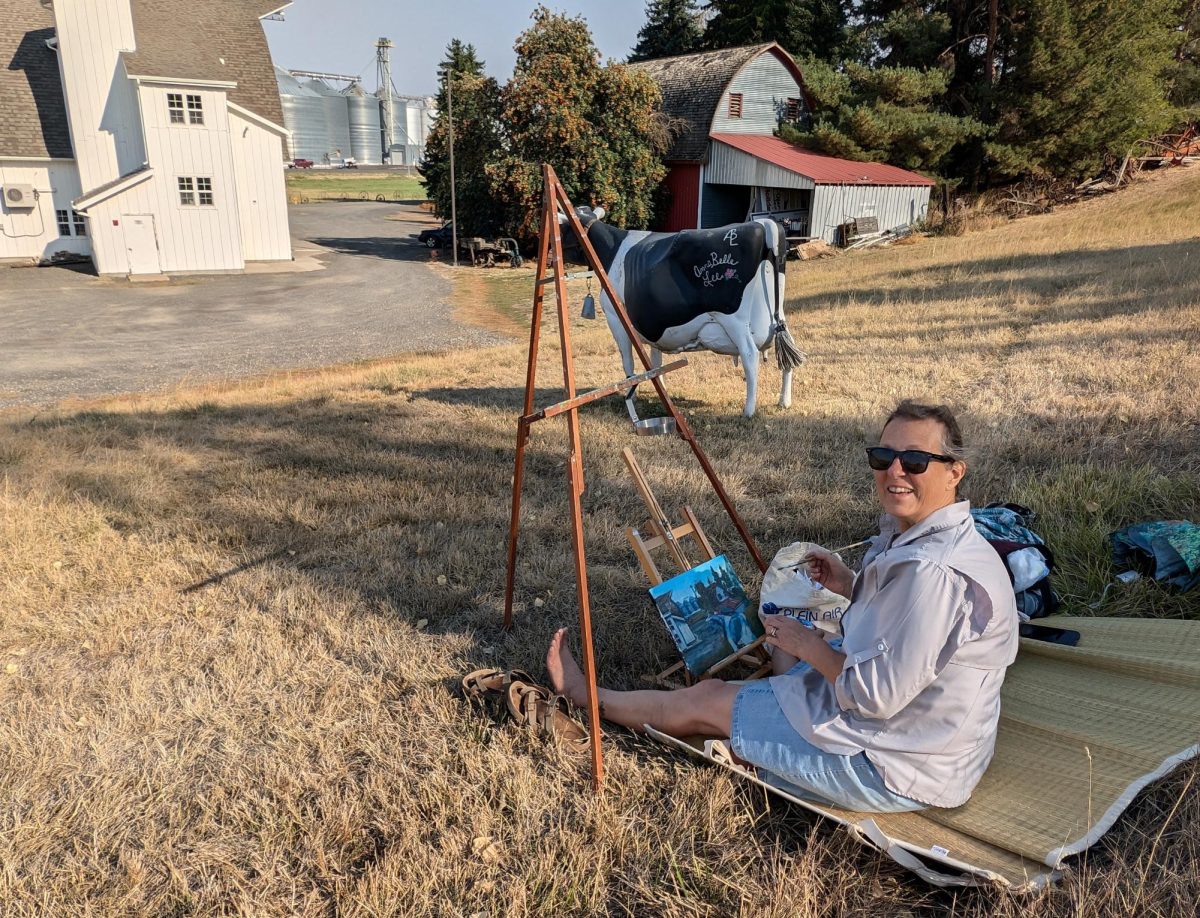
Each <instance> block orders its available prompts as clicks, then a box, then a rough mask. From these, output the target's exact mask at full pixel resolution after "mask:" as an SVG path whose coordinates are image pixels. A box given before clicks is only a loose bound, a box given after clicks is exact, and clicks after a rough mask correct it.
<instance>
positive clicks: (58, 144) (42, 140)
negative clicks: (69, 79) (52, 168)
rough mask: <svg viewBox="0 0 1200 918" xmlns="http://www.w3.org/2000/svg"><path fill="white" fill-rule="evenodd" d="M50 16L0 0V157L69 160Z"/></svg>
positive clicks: (36, 6) (26, 4) (31, 5)
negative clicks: (47, 43)
mask: <svg viewBox="0 0 1200 918" xmlns="http://www.w3.org/2000/svg"><path fill="white" fill-rule="evenodd" d="M53 37H54V14H53V13H52V12H51V11H50V9H49V8H48V7H45V6H42V4H40V3H38V2H37V0H0V111H3V115H0V156H14V157H29V158H33V159H42V158H45V157H54V158H56V159H70V158H71V157H72V156H73V155H74V154H73V153H72V151H71V133H70V131H69V129H68V128H67V109H66V105H65V104H64V103H63V91H62V81H61V79H60V78H59V75H58V59H57V58H56V57H55V54H54V52H53V51H51V50H50V49H49V48H48V47H46V42H47V41H49V40H50V39H51V38H53Z"/></svg>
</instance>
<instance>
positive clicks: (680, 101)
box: [629, 42, 804, 162]
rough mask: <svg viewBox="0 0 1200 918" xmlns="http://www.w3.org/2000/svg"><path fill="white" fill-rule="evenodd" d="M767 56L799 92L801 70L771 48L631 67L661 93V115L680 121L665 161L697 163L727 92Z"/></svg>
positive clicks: (771, 44)
mask: <svg viewBox="0 0 1200 918" xmlns="http://www.w3.org/2000/svg"><path fill="white" fill-rule="evenodd" d="M766 53H771V54H774V55H775V56H776V57H778V58H779V59H780V60H781V61H783V63H784V65H785V66H787V68H788V69H789V70H791V71H792V73H793V75H794V76H795V77H796V82H797V83H799V84H800V85H801V86H802V87H803V85H804V84H803V80H802V77H801V75H800V69H799V68H798V67H797V66H796V62H795V61H793V60H792V57H791V55H790V54H788V53H787V52H786V51H785V50H784V49H783V48H781V47H780V46H779V45H778V44H777V43H775V42H767V43H765V44H761V45H746V46H744V47H741V48H725V49H723V50H721V51H703V52H700V53H699V54H681V55H679V56H677V57H661V58H658V59H656V60H651V61H639V62H638V63H636V64H630V65H629V66H631V67H636V68H638V69H639V70H643V71H645V72H646V73H648V74H649V75H650V76H651V77H652V78H653V79H654V82H656V83H657V84H658V88H659V89H660V90H661V92H662V97H663V103H662V104H663V111H664V112H666V113H667V114H668V115H670V116H672V117H673V118H679V119H682V120H683V122H684V126H683V130H682V131H681V132H680V133H679V134H678V135H677V136H676V138H675V141H674V143H673V144H672V145H671V149H670V150H669V151H668V152H667V155H666V157H665V159H666V160H667V161H668V162H671V161H692V162H699V161H700V160H702V159H704V154H705V152H706V151H707V150H708V132H709V131H710V130H711V129H712V120H713V116H714V115H715V114H716V112H717V105H718V104H719V103H720V101H721V97H722V95H724V93H725V89H726V87H727V86H729V84H730V82H732V80H733V78H734V77H735V76H737V74H738V71H740V70H741V69H742V68H743V67H745V66H746V65H747V64H749V63H750V62H751V61H752V60H754V59H755V58H757V57H759V56H760V55H762V54H766Z"/></svg>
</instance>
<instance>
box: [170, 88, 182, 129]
mask: <svg viewBox="0 0 1200 918" xmlns="http://www.w3.org/2000/svg"><path fill="white" fill-rule="evenodd" d="M167 111H168V113H169V114H170V116H171V123H172V124H183V93H179V92H169V93H167Z"/></svg>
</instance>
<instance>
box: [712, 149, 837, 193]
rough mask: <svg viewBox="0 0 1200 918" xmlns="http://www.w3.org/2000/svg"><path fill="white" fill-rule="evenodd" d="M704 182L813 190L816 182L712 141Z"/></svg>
mask: <svg viewBox="0 0 1200 918" xmlns="http://www.w3.org/2000/svg"><path fill="white" fill-rule="evenodd" d="M704 180H705V181H706V182H712V183H713V184H715V185H755V186H757V187H760V188H812V187H813V182H812V179H810V178H808V177H807V176H803V175H798V174H797V173H795V172H792V171H791V170H789V169H784V168H783V167H782V166H777V165H775V164H774V163H770V162H767V161H766V160H765V159H759V158H758V157H757V156H751V155H750V154H749V153H745V152H743V151H742V150H738V149H736V148H734V147H731V146H729V144H727V143H721V142H720V141H719V140H714V141H711V142H710V143H709V145H708V165H707V166H706V167H705V170H704Z"/></svg>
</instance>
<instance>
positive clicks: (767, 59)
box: [712, 51, 804, 134]
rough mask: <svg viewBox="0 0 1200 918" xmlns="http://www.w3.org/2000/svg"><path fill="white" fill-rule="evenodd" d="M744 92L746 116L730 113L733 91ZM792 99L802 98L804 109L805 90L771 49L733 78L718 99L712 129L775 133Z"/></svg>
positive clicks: (714, 131)
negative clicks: (788, 102)
mask: <svg viewBox="0 0 1200 918" xmlns="http://www.w3.org/2000/svg"><path fill="white" fill-rule="evenodd" d="M738 92H740V93H741V94H742V117H740V118H731V117H729V94H730V93H738ZM788 99H798V100H799V101H800V110H801V111H804V94H803V93H801V92H800V85H799V84H798V83H797V82H796V78H795V77H793V76H792V74H791V73H790V72H789V71H788V69H787V67H786V66H784V63H783V61H781V60H780V59H779V58H777V57H776V56H775V55H774V54H771V53H770V52H769V51H768V52H765V53H763V54H760V55H759V56H758V57H756V58H755V59H754V60H752V61H750V63H748V64H747V65H746V66H745V67H743V68H742V69H741V71H740V72H739V73H738V74H737V75H736V76H735V77H734V78H733V80H732V81H731V82H730V84H729V88H728V89H727V90H726V91H725V93H724V95H722V96H721V101H720V102H719V103H717V111H716V114H715V115H714V117H713V121H712V132H713V133H717V134H722V133H724V134H772V133H774V132H775V129H776V128H777V127H779V122H780V119H782V118H783V116H784V111H785V108H784V107H785V106H786V105H787V100H788Z"/></svg>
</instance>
